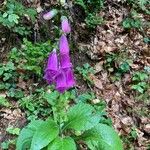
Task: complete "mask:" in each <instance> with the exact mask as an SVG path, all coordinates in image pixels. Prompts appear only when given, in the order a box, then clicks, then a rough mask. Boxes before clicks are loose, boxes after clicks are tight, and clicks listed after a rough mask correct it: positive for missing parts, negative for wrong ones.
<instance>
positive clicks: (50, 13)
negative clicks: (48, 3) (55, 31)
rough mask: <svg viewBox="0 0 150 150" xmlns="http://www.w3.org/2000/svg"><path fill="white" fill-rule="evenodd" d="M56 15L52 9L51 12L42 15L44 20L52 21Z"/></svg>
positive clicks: (55, 11)
mask: <svg viewBox="0 0 150 150" xmlns="http://www.w3.org/2000/svg"><path fill="white" fill-rule="evenodd" d="M57 13H58V11H57V10H56V9H52V10H51V11H49V12H47V13H46V14H44V15H43V18H44V19H45V20H50V19H52V18H53V17H54V16H55V15H56V14H57Z"/></svg>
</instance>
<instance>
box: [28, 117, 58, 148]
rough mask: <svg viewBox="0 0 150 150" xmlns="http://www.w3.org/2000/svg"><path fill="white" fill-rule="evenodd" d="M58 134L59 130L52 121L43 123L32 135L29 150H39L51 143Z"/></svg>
mask: <svg viewBox="0 0 150 150" xmlns="http://www.w3.org/2000/svg"><path fill="white" fill-rule="evenodd" d="M58 134H59V128H58V126H57V124H56V123H55V122H54V121H53V120H50V119H49V120H47V121H45V122H43V123H42V124H41V125H40V126H39V128H38V130H37V131H36V132H35V134H34V135H33V139H32V143H31V149H30V150H40V149H42V148H44V147H45V146H47V145H48V144H49V143H50V142H51V141H53V140H54V139H55V138H56V137H57V135H58Z"/></svg>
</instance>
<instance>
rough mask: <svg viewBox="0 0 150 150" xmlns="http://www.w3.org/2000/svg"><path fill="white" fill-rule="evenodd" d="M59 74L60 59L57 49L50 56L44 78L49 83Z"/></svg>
mask: <svg viewBox="0 0 150 150" xmlns="http://www.w3.org/2000/svg"><path fill="white" fill-rule="evenodd" d="M57 73H58V59H57V53H56V49H54V50H53V51H52V53H51V54H50V55H49V58H48V62H47V67H46V69H45V76H44V78H45V79H46V80H47V81H48V82H50V81H52V80H53V79H54V78H55V77H56V75H57Z"/></svg>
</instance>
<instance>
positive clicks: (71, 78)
mask: <svg viewBox="0 0 150 150" xmlns="http://www.w3.org/2000/svg"><path fill="white" fill-rule="evenodd" d="M64 71H65V75H66V83H67V87H68V88H71V87H73V86H74V85H75V79H74V75H73V71H72V69H71V68H68V69H66V70H64Z"/></svg>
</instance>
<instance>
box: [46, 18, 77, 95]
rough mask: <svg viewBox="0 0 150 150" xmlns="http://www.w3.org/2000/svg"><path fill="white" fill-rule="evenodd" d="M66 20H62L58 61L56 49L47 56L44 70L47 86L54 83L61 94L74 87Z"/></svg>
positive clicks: (68, 30)
mask: <svg viewBox="0 0 150 150" xmlns="http://www.w3.org/2000/svg"><path fill="white" fill-rule="evenodd" d="M66 19H67V18H64V19H62V31H63V32H64V34H62V35H61V37H60V40H59V50H60V54H59V61H58V56H57V53H56V49H54V50H53V51H52V53H51V54H50V55H49V58H48V63H47V67H46V69H45V75H44V79H46V81H47V83H48V84H52V83H56V89H57V90H58V91H59V92H60V93H63V92H64V91H65V90H68V89H69V88H71V87H73V86H74V85H75V80H74V75H73V71H72V64H71V61H70V55H69V51H70V49H69V43H68V40H67V37H66V35H65V33H69V32H70V31H71V29H70V25H69V23H68V20H66Z"/></svg>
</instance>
